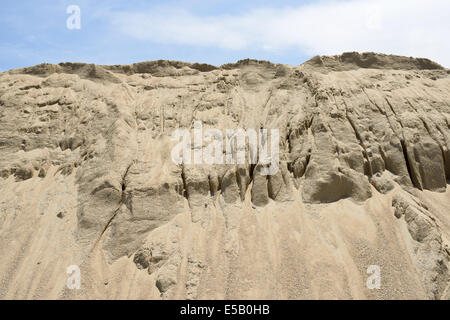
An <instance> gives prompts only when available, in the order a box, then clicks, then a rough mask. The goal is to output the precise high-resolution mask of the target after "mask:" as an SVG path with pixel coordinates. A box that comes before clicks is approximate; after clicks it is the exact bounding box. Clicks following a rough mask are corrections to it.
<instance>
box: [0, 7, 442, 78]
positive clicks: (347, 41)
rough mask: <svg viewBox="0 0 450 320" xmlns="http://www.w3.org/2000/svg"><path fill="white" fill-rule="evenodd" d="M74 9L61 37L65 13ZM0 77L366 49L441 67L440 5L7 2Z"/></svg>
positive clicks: (295, 60)
mask: <svg viewBox="0 0 450 320" xmlns="http://www.w3.org/2000/svg"><path fill="white" fill-rule="evenodd" d="M70 5H77V6H79V8H80V10H81V29H79V30H69V29H68V28H67V27H66V20H67V19H68V18H69V16H70V15H69V14H67V13H66V9H67V7H68V6H70ZM0 28H1V29H0V30H2V31H1V34H0V71H5V70H8V69H12V68H18V67H25V66H30V65H35V64H39V63H42V62H48V63H59V62H65V61H74V62H75V61H77V62H88V63H97V64H128V63H133V62H139V61H148V60H157V59H170V60H181V61H190V62H205V63H210V64H214V65H220V64H223V63H227V62H233V61H237V60H239V59H244V58H249V57H250V58H255V59H264V60H270V61H273V62H279V63H286V64H291V65H297V64H300V63H302V62H303V61H305V60H307V59H309V58H311V57H312V56H314V55H317V54H340V53H342V52H344V51H375V52H382V53H393V54H401V55H407V56H416V57H426V58H430V59H432V60H435V61H437V62H438V63H441V64H442V65H444V66H446V67H450V40H449V39H450V36H449V34H450V1H448V0H395V1H392V0H321V1H312V0H279V1H265V0H260V1H258V0H247V1H244V0H240V1H237V0H208V1H199V0H182V1H173V0H172V1H170V0H169V1H148V0H147V1H144V0H127V1H119V0H67V1H66V0H36V1H31V0H15V1H2V4H1V10H0Z"/></svg>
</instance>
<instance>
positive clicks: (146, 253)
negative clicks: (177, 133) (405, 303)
mask: <svg viewBox="0 0 450 320" xmlns="http://www.w3.org/2000/svg"><path fill="white" fill-rule="evenodd" d="M195 120H201V121H202V122H203V127H204V129H206V128H217V129H220V130H225V129H233V128H242V129H249V128H255V129H259V128H267V129H279V130H280V136H281V141H280V152H281V154H280V160H281V162H280V170H279V171H278V173H277V174H276V175H274V176H263V175H261V173H260V172H261V171H260V170H261V166H260V165H256V166H255V165H252V164H245V165H220V164H218V165H176V164H174V163H173V161H172V160H171V156H170V154H171V149H172V147H173V146H174V142H171V141H170V137H171V134H172V132H173V130H175V129H177V128H187V129H192V126H193V123H194V121H195ZM0 124H1V126H0V257H1V259H0V298H1V299H80V298H83V299H84V298H88V299H185V298H187V299H260V298H261V299H262V298H263V299H324V298H331V299H410V298H413V299H449V298H450V271H449V267H450V264H449V263H450V249H449V239H450V191H449V188H448V183H449V181H450V71H449V70H447V69H444V68H442V67H441V66H439V65H438V64H436V63H434V62H431V61H429V60H426V59H414V58H406V57H398V56H388V55H381V54H372V53H366V54H358V53H345V54H343V55H340V56H333V57H316V58H313V59H312V60H310V61H308V62H306V63H304V64H303V65H300V66H296V67H294V66H286V65H277V64H272V63H270V62H266V61H255V60H243V61H239V62H237V63H234V64H227V65H223V66H221V67H215V66H210V65H205V64H190V63H183V62H174V61H154V62H144V63H138V64H134V65H126V66H96V65H88V64H82V63H63V64H59V65H49V64H42V65H38V66H34V67H30V68H24V69H17V70H11V71H8V72H4V73H0ZM203 147H206V145H204V146H203ZM71 265H78V266H79V267H80V269H81V289H80V290H69V289H68V288H67V287H66V281H67V278H68V277H69V275H68V274H67V273H66V269H67V267H69V266H71ZM371 265H376V266H379V267H380V270H381V287H380V288H379V289H375V290H370V289H369V288H368V287H367V285H366V281H367V278H368V277H369V276H370V274H367V268H368V267H369V266H371Z"/></svg>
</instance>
